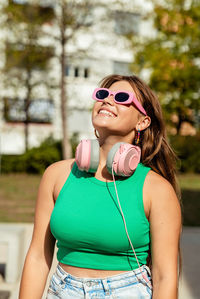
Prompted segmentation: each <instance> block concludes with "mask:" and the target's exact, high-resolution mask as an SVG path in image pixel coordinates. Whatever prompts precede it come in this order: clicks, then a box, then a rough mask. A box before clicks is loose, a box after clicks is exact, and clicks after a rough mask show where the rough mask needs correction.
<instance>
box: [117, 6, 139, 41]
mask: <svg viewBox="0 0 200 299" xmlns="http://www.w3.org/2000/svg"><path fill="white" fill-rule="evenodd" d="M114 19H115V27H114V31H115V33H117V34H122V35H123V34H128V33H134V34H137V33H138V31H139V22H140V15H139V14H137V13H130V12H125V11H115V15H114Z"/></svg>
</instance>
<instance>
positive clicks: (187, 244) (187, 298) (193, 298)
mask: <svg viewBox="0 0 200 299" xmlns="http://www.w3.org/2000/svg"><path fill="white" fill-rule="evenodd" d="M24 227H25V228H26V231H25V232H26V233H25V238H24V253H23V255H24V256H23V258H24V257H25V253H26V251H27V248H28V246H29V243H30V239H31V234H32V229H33V226H32V225H31V224H27V225H24ZM181 245H182V246H181V247H182V253H183V275H182V279H181V281H180V291H179V299H199V298H200V280H199V277H200V258H199V254H200V227H198V228H192V227H185V228H184V229H183V235H182V240H181ZM56 263H57V262H56V259H54V262H53V266H52V271H51V272H53V270H54V268H55V266H56ZM50 276H51V273H50ZM47 285H48V283H47ZM7 290H9V291H10V293H11V296H10V297H9V299H17V298H18V292H19V281H18V282H17V283H13V284H7V283H4V282H3V281H2V280H0V299H8V296H7V295H6V291H7ZM44 298H45V293H44V296H43V298H42V299H44Z"/></svg>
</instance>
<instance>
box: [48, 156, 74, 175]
mask: <svg viewBox="0 0 200 299" xmlns="http://www.w3.org/2000/svg"><path fill="white" fill-rule="evenodd" d="M74 161H75V159H67V160H61V161H58V162H55V163H53V164H51V165H50V166H48V167H47V168H46V170H45V172H44V174H46V175H55V176H56V175H57V174H58V173H59V174H60V172H62V171H64V172H65V173H66V172H69V173H70V171H71V170H72V167H73V164H74Z"/></svg>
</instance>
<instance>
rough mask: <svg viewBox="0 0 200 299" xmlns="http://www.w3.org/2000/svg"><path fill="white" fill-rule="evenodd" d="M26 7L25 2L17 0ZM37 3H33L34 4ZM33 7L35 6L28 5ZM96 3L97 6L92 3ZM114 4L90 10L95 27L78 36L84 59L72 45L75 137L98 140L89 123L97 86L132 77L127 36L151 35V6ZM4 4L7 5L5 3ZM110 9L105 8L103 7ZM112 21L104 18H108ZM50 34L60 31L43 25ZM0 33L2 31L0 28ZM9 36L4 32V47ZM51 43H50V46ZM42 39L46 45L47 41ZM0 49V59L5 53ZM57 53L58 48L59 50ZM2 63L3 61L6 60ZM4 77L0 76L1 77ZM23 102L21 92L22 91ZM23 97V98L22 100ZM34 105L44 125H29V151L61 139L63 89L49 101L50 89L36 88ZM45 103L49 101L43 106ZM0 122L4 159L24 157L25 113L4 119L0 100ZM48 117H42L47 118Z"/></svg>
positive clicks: (55, 71) (55, 74) (69, 71)
mask: <svg viewBox="0 0 200 299" xmlns="http://www.w3.org/2000/svg"><path fill="white" fill-rule="evenodd" d="M15 1H16V2H23V1H22V0H20V1H19V0H15ZM32 1H34V0H32ZM30 2H31V1H30ZM94 2H95V1H94ZM112 2H113V1H109V2H108V1H107V2H106V1H102V3H103V4H104V5H102V6H95V7H93V9H92V10H91V13H90V15H91V16H90V17H91V20H90V21H91V26H90V27H88V30H87V32H83V31H80V32H79V33H78V34H77V35H76V46H77V44H78V47H79V48H81V49H84V50H85V54H84V55H79V53H77V49H76V46H74V45H75V44H74V43H72V42H71V43H69V44H68V52H69V53H71V54H74V53H75V55H73V58H70V59H68V61H67V62H66V84H67V94H68V99H69V101H68V109H69V115H68V126H69V133H70V135H72V134H73V133H75V132H77V133H78V134H79V138H80V139H81V138H85V137H86V138H88V137H89V138H94V133H93V128H92V124H91V107H92V104H93V100H92V98H91V95H92V91H93V89H94V88H95V87H97V85H98V83H99V81H100V80H101V79H102V78H103V77H105V76H106V75H109V74H113V73H117V74H126V75H127V74H131V71H130V69H129V65H130V63H131V62H132V60H133V51H132V50H131V49H130V48H129V43H128V41H127V39H126V38H125V37H124V36H123V34H124V33H127V32H129V33H130V32H131V33H133V34H144V33H146V32H148V34H149V32H150V25H149V24H148V23H145V22H144V21H142V16H143V14H144V13H145V11H146V9H150V8H151V7H150V6H147V4H146V3H145V0H143V1H142V3H143V5H141V3H140V2H141V1H138V0H137V1H136V0H135V1H131V2H134V3H131V4H130V1H123V2H124V5H123V10H121V8H120V7H117V6H115V5H112ZM3 3H4V4H5V5H6V3H7V0H2V4H1V5H3ZM105 4H106V5H105ZM130 5H131V6H132V7H130ZM108 12H109V13H110V17H109V18H105V15H107V13H108ZM45 26H46V28H44V29H45V30H46V31H48V30H50V31H52V30H56V29H55V28H52V27H51V26H50V27H49V26H48V25H45ZM0 30H1V29H0ZM4 36H5V33H4V32H3V31H0V37H1V40H2V42H3V41H4ZM46 40H47V41H46ZM46 40H45V38H44V40H43V42H44V43H46V42H47V43H48V42H49V40H48V38H47V39H46ZM3 49H4V47H3V45H2V47H1V55H2V57H3V56H4V53H3ZM58 51H59V49H58ZM2 61H3V60H2ZM51 71H52V80H55V82H56V80H58V78H59V65H58V64H57V62H56V60H55V59H53V61H52V70H51ZM0 76H1V74H0ZM18 92H19V94H20V96H21V97H23V90H20V91H18ZM0 96H1V98H2V99H3V98H4V97H5V96H6V97H10V98H12V97H14V96H15V95H14V94H13V91H10V90H5V89H4V90H3V89H2V88H1V89H0ZM18 96H19V95H18ZM35 97H36V101H35V102H34V105H32V107H31V113H32V115H33V116H35V115H36V116H37V117H36V118H41V121H42V122H39V121H38V119H37V121H35V122H34V121H33V122H32V123H30V124H29V146H30V147H32V146H37V145H39V144H40V143H41V141H42V140H44V139H45V138H47V137H48V136H50V135H52V136H53V137H54V138H55V139H61V137H62V133H61V117H60V99H59V90H55V91H53V92H51V98H50V100H49V95H48V94H47V92H46V90H45V89H44V88H42V87H40V88H39V87H38V88H37V90H36V91H35ZM41 98H43V99H45V101H44V100H43V101H41ZM0 103H1V107H0V108H1V109H0V111H1V112H0V113H1V117H0V143H1V145H0V146H1V148H0V151H1V153H3V154H20V153H23V152H24V124H23V122H20V118H21V119H23V112H19V111H18V112H17V111H16V110H17V109H16V108H15V107H14V108H12V109H10V111H9V113H10V118H12V121H10V122H8V121H6V120H5V113H4V102H3V101H1V102H0ZM44 115H45V117H46V118H49V120H50V121H47V122H45V121H44V119H42V117H43V116H44ZM45 117H44V118H45Z"/></svg>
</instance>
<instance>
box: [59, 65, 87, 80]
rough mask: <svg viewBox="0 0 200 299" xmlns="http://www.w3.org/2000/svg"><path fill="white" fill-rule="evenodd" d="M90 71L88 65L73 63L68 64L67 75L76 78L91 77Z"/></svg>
mask: <svg viewBox="0 0 200 299" xmlns="http://www.w3.org/2000/svg"><path fill="white" fill-rule="evenodd" d="M89 75H90V72H89V68H88V67H78V66H73V65H66V67H65V76H67V77H75V78H78V77H79V78H86V79H87V78H89Z"/></svg>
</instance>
